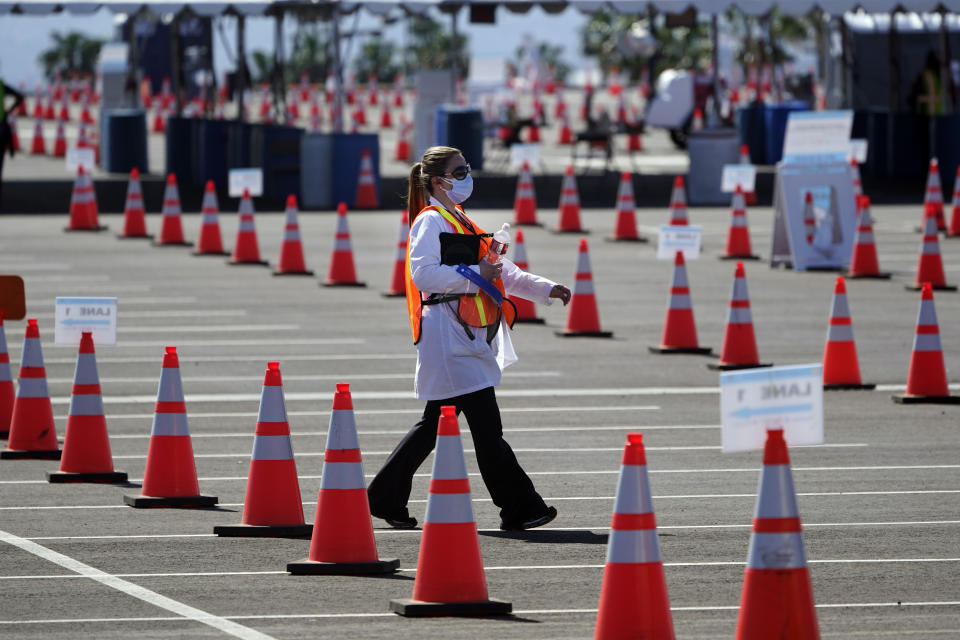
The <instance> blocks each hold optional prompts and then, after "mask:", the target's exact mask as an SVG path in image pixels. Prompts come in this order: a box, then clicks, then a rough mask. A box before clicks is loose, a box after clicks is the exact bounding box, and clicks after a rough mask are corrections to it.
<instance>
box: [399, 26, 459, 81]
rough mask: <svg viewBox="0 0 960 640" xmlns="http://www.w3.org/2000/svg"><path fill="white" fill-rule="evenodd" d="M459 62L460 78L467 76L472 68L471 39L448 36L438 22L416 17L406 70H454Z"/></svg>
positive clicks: (411, 27) (411, 29) (408, 48)
mask: <svg viewBox="0 0 960 640" xmlns="http://www.w3.org/2000/svg"><path fill="white" fill-rule="evenodd" d="M454 62H456V65H457V70H458V71H459V73H460V75H462V76H466V75H467V69H468V68H469V66H470V57H469V55H468V54H467V36H465V35H463V34H459V33H458V34H457V37H456V39H454V37H453V34H451V33H449V32H447V30H446V29H444V28H443V26H442V25H441V24H440V23H439V22H437V21H436V20H434V19H432V18H430V17H427V16H416V17H413V18H411V20H410V43H409V45H408V46H407V58H406V67H407V69H409V70H410V71H417V70H418V69H452V68H453V64H454Z"/></svg>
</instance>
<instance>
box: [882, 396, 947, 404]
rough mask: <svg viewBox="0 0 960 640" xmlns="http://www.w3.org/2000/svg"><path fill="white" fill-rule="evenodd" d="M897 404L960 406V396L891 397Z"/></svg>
mask: <svg viewBox="0 0 960 640" xmlns="http://www.w3.org/2000/svg"><path fill="white" fill-rule="evenodd" d="M891 397H892V398H893V401H894V402H896V403H897V404H960V396H891Z"/></svg>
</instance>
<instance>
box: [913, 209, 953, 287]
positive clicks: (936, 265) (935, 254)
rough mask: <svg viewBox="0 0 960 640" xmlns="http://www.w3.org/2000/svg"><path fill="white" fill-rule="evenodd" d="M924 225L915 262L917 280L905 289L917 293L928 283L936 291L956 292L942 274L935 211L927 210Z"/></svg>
mask: <svg viewBox="0 0 960 640" xmlns="http://www.w3.org/2000/svg"><path fill="white" fill-rule="evenodd" d="M925 224H926V231H924V234H923V242H922V244H921V245H920V257H919V259H918V260H917V279H916V280H915V281H914V283H913V284H912V285H907V289H908V290H909V291H918V290H920V289H922V288H923V287H924V286H926V283H930V285H931V286H933V288H934V289H936V290H938V291H956V290H957V287H956V286H954V285H950V284H947V278H946V276H945V275H944V273H943V260H942V259H941V258H940V238H939V236H938V235H937V216H936V210H934V209H932V208H928V211H927V217H926V221H925Z"/></svg>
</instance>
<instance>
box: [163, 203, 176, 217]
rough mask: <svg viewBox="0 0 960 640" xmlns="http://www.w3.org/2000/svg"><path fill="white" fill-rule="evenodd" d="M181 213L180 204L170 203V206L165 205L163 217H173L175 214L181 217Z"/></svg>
mask: <svg viewBox="0 0 960 640" xmlns="http://www.w3.org/2000/svg"><path fill="white" fill-rule="evenodd" d="M179 215H180V207H179V206H175V205H170V206H167V205H163V217H164V218H171V217H173V216H178V217H179Z"/></svg>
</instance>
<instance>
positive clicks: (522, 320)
mask: <svg viewBox="0 0 960 640" xmlns="http://www.w3.org/2000/svg"><path fill="white" fill-rule="evenodd" d="M513 323H514V324H546V323H547V321H546V320H544V319H543V318H514V320H513Z"/></svg>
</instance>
